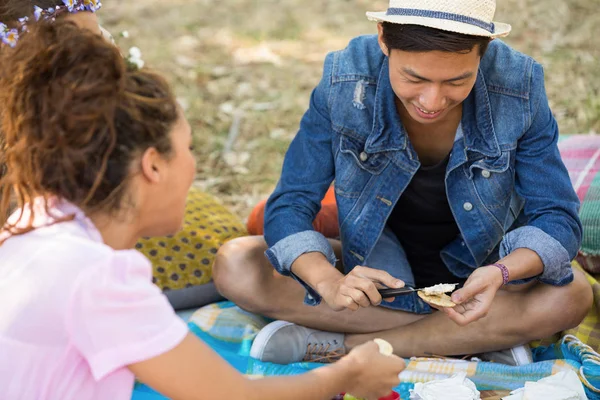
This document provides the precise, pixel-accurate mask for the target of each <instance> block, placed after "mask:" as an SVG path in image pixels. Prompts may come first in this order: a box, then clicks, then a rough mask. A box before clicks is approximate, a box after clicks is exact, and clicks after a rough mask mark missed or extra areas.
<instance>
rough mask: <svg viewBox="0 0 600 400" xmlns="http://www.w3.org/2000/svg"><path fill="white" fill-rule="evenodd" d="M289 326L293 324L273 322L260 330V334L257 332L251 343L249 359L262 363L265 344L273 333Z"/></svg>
mask: <svg viewBox="0 0 600 400" xmlns="http://www.w3.org/2000/svg"><path fill="white" fill-rule="evenodd" d="M290 325H294V324H293V323H292V322H287V321H275V322H271V323H270V324H269V325H267V326H265V327H264V328H262V329H261V330H260V332H258V335H256V337H255V338H254V342H253V343H252V347H251V348H250V357H252V358H256V359H257V360H261V361H262V357H263V354H264V350H265V347H266V344H267V342H268V341H269V340H270V339H271V337H272V336H273V335H274V334H275V333H277V331H279V330H280V329H282V328H285V327H286V326H290Z"/></svg>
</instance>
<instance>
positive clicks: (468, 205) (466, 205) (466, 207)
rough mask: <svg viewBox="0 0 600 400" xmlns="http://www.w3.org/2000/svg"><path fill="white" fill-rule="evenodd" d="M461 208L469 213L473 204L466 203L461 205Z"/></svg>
mask: <svg viewBox="0 0 600 400" xmlns="http://www.w3.org/2000/svg"><path fill="white" fill-rule="evenodd" d="M463 208H464V209H465V211H471V210H472V209H473V204H471V203H469V202H468V201H467V202H466V203H465V204H463Z"/></svg>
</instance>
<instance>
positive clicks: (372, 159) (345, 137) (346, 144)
mask: <svg viewBox="0 0 600 400" xmlns="http://www.w3.org/2000/svg"><path fill="white" fill-rule="evenodd" d="M357 136H358V135H357V134H356V133H353V132H342V133H341V134H340V142H339V143H340V147H339V151H337V152H336V160H335V164H336V173H335V189H336V193H337V194H339V195H341V196H344V197H350V198H357V197H359V196H360V195H361V193H362V192H363V190H364V188H365V186H366V185H367V183H368V182H369V180H370V179H371V178H372V177H373V176H375V175H379V174H380V173H381V171H383V170H384V169H385V167H386V166H387V165H388V164H389V162H390V159H389V158H388V157H387V155H386V154H384V153H376V154H368V153H366V152H365V150H364V148H365V141H366V138H365V139H358V137H357Z"/></svg>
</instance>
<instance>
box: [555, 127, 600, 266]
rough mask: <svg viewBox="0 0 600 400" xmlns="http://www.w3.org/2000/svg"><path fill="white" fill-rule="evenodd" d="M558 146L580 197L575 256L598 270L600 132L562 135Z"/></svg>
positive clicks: (599, 258) (599, 243)
mask: <svg viewBox="0 0 600 400" xmlns="http://www.w3.org/2000/svg"><path fill="white" fill-rule="evenodd" d="M558 147H559V149H560V154H561V156H562V159H563V161H564V163H565V166H566V167H567V170H568V171H569V177H570V178H571V182H572V183H573V187H574V188H575V191H576V192H577V196H578V197H579V200H580V201H581V210H580V212H579V216H580V218H581V222H582V224H583V242H582V245H581V252H580V255H579V256H578V258H577V260H578V261H579V262H580V263H581V264H582V266H583V267H584V269H586V270H587V271H589V272H591V273H600V174H598V171H600V135H569V136H563V137H561V140H560V141H559V143H558Z"/></svg>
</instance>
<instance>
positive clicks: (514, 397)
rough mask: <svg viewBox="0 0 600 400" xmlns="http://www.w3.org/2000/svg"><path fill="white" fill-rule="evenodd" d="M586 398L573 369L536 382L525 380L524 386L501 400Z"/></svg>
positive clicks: (578, 399) (581, 399) (569, 399)
mask: <svg viewBox="0 0 600 400" xmlns="http://www.w3.org/2000/svg"><path fill="white" fill-rule="evenodd" d="M532 399H544V400H587V396H586V395H585V390H584V389H583V385H582V384H581V381H580V380H579V377H578V376H577V374H576V373H575V372H573V371H562V372H559V373H557V374H554V375H552V376H549V377H547V378H543V379H540V380H539V381H537V382H525V387H523V388H521V389H517V390H513V391H512V392H511V393H510V396H507V397H503V400H532Z"/></svg>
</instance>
